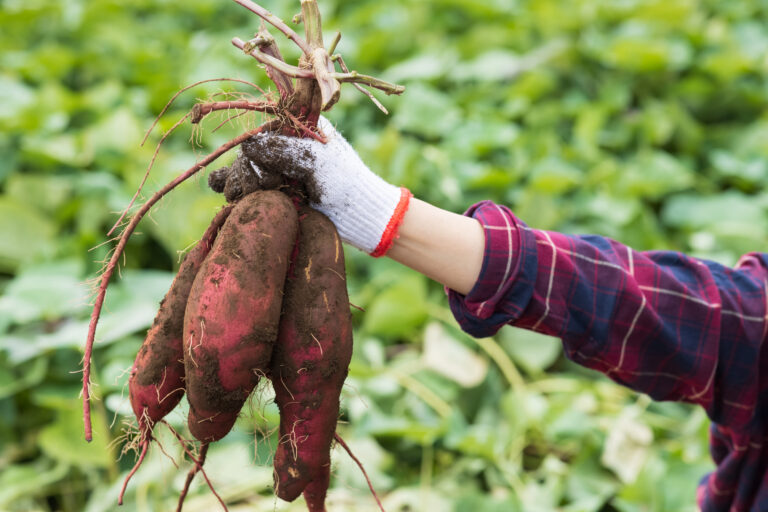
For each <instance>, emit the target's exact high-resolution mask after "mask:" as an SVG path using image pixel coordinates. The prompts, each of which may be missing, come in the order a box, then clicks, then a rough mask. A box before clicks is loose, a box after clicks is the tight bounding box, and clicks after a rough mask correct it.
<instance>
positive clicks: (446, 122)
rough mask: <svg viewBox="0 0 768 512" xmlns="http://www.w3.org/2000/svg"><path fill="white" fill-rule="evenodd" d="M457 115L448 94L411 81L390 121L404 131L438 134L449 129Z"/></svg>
mask: <svg viewBox="0 0 768 512" xmlns="http://www.w3.org/2000/svg"><path fill="white" fill-rule="evenodd" d="M460 119H461V115H460V112H459V110H458V109H457V108H456V106H455V105H454V103H453V102H452V101H451V99H450V98H449V97H448V96H446V95H445V94H443V93H441V92H440V91H438V90H437V89H433V88H431V87H427V86H424V85H414V86H412V87H410V88H409V89H408V94H407V95H405V96H404V97H403V99H402V102H401V104H400V106H399V107H398V110H397V112H396V113H395V115H394V117H393V122H394V123H395V125H396V126H397V127H398V128H399V129H401V130H403V131H407V132H412V133H414V134H417V135H423V136H425V137H430V138H438V137H440V136H443V135H447V134H448V133H450V132H451V131H452V130H453V129H454V128H455V127H456V126H457V125H458V123H459V121H460Z"/></svg>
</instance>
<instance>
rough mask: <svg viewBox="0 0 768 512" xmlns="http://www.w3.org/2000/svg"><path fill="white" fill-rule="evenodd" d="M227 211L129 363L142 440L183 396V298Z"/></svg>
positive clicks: (184, 266)
mask: <svg viewBox="0 0 768 512" xmlns="http://www.w3.org/2000/svg"><path fill="white" fill-rule="evenodd" d="M231 210H232V207H229V206H228V207H226V208H224V209H222V210H221V211H220V212H219V213H218V214H216V216H215V217H214V218H213V220H212V221H211V224H210V226H209V227H208V229H207V230H206V232H205V234H204V235H203V237H202V238H201V240H200V242H198V244H197V245H196V246H195V247H194V248H193V249H192V250H191V251H189V253H187V255H186V257H185V258H184V261H183V262H182V263H181V265H180V266H179V271H178V273H177V274H176V278H175V279H174V280H173V284H171V288H170V289H169V290H168V293H167V294H166V295H165V298H164V299H163V300H162V302H161V303H160V309H159V310H158V312H157V315H156V316H155V320H154V322H153V324H152V327H151V328H150V329H149V332H148V333H147V337H146V338H145V340H144V343H143V344H142V346H141V349H140V350H139V353H138V354H137V356H136V360H135V361H134V363H133V368H132V369H131V376H130V378H129V380H128V391H129V396H130V400H131V406H132V407H133V412H134V414H135V415H136V418H137V419H138V421H139V430H140V431H141V434H142V436H148V435H149V434H150V432H151V430H152V426H153V425H154V424H155V423H156V422H157V421H160V420H161V419H162V418H163V417H165V415H166V414H168V413H169V412H171V411H172V410H173V408H174V407H176V405H177V404H178V403H179V401H180V400H181V397H182V396H183V395H184V350H183V343H182V338H183V334H184V311H185V308H186V305H187V298H188V297H189V292H190V290H191V288H192V283H193V282H194V280H195V276H196V275H197V273H198V271H199V269H200V267H201V266H202V264H203V261H204V260H205V257H206V256H207V255H208V253H209V251H210V250H211V247H212V246H213V242H214V240H215V239H216V235H217V234H218V232H219V229H221V226H222V225H223V224H224V221H225V220H226V219H227V217H228V216H229V213H230V211H231Z"/></svg>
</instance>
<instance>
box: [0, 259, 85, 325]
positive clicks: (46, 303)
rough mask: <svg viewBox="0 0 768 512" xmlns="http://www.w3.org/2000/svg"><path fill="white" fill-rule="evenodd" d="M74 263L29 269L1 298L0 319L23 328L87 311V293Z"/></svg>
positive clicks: (11, 284) (37, 266)
mask: <svg viewBox="0 0 768 512" xmlns="http://www.w3.org/2000/svg"><path fill="white" fill-rule="evenodd" d="M81 270H82V268H81V265H79V263H78V262H75V261H69V262H65V261H59V262H57V263H54V264H45V265H36V266H30V267H27V268H26V269H25V270H24V271H23V272H22V273H20V274H19V275H18V276H16V278H15V279H14V280H13V281H11V282H10V284H9V285H8V287H7V288H6V290H5V293H4V294H3V296H2V297H0V317H5V318H8V319H9V320H10V321H12V322H14V323H17V324H22V323H29V322H32V321H37V320H55V319H58V318H61V317H64V316H67V315H70V314H73V313H75V312H77V311H80V310H82V309H83V308H84V306H85V304H86V303H87V298H88V290H87V288H86V286H85V285H84V284H83V283H81V282H80V277H79V276H80V272H81Z"/></svg>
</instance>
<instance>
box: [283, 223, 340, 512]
mask: <svg viewBox="0 0 768 512" xmlns="http://www.w3.org/2000/svg"><path fill="white" fill-rule="evenodd" d="M351 356H352V324H351V315H350V311H349V299H348V296H347V286H346V279H345V274H344V252H343V250H342V246H341V239H340V238H339V235H338V233H337V232H336V228H335V227H334V225H333V223H331V221H330V220H328V218H327V217H325V215H323V214H322V213H320V212H317V211H315V210H312V209H310V208H307V209H303V210H302V211H301V212H300V222H299V242H298V252H297V253H296V255H295V259H294V260H293V263H292V269H291V271H290V272H289V276H288V278H287V280H286V285H285V299H284V300H283V316H282V318H281V321H280V332H279V336H278V342H277V344H276V345H275V350H274V352H273V356H272V361H271V363H270V369H271V378H272V385H273V387H274V388H275V402H276V403H277V405H278V407H279V408H280V442H279V444H278V447H277V452H276V453H275V460H274V467H275V472H274V475H275V489H276V492H277V495H278V496H279V497H280V498H282V499H284V500H288V501H292V500H294V499H295V498H296V497H298V496H299V494H301V493H302V492H304V495H305V498H306V500H307V505H308V506H309V509H310V510H311V511H321V510H324V509H325V508H324V502H325V494H326V491H327V489H328V480H329V475H330V464H331V460H330V450H331V443H332V441H333V437H334V433H335V431H336V421H337V419H338V415H339V395H340V393H341V388H342V386H343V384H344V380H345V379H346V377H347V371H348V366H349V361H350V358H351Z"/></svg>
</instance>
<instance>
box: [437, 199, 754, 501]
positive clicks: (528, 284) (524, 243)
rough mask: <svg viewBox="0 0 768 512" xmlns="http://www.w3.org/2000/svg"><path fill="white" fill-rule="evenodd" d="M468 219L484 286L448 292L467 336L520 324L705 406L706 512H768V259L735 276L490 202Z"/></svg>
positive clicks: (639, 384)
mask: <svg viewBox="0 0 768 512" xmlns="http://www.w3.org/2000/svg"><path fill="white" fill-rule="evenodd" d="M466 215H469V216H472V217H474V218H476V219H478V220H479V221H480V223H481V224H482V225H483V226H484V229H485V236H486V240H485V258H484V261H483V267H482V270H481V273H480V277H479V279H478V281H477V284H476V285H475V286H474V288H473V289H472V290H471V291H470V292H469V294H468V295H466V296H463V295H460V294H458V293H456V292H453V291H451V290H449V291H448V295H449V300H450V304H451V310H452V311H453V314H454V315H455V317H456V319H457V320H458V321H459V323H460V325H461V326H462V328H463V329H464V330H465V331H467V332H468V333H470V334H472V335H473V336H478V337H483V336H490V335H492V334H494V333H496V332H497V331H498V330H499V329H500V328H501V327H502V326H503V325H506V324H513V325H515V326H517V327H523V328H526V329H532V330H534V331H539V332H542V333H545V334H549V335H552V336H557V337H559V338H561V339H562V341H563V345H564V348H565V354H566V355H567V357H568V358H570V359H571V360H573V361H575V362H577V363H579V364H581V365H583V366H586V367H589V368H592V369H595V370H598V371H600V372H602V373H604V374H606V375H607V376H609V377H610V378H611V379H613V380H615V381H616V382H619V383H621V384H623V385H625V386H628V387H630V388H632V389H634V390H637V391H639V392H642V393H647V394H648V395H649V396H651V397H652V398H654V399H656V400H678V401H684V402H691V403H695V404H699V405H701V406H702V407H704V409H705V410H706V412H707V414H708V416H709V418H710V419H711V420H712V425H711V431H710V434H711V436H710V439H711V442H710V449H711V454H712V457H713V459H714V461H715V464H716V465H717V468H716V470H715V471H714V472H713V473H711V474H709V475H706V476H705V477H704V478H703V479H702V481H701V484H700V486H699V491H698V497H697V498H698V504H699V506H700V508H701V510H702V511H703V512H715V511H718V512H719V511H731V512H733V511H768V447H767V446H766V443H765V441H766V437H767V435H768V431H767V429H768V375H766V374H768V350H761V349H762V344H763V342H764V341H765V340H766V331H768V254H758V253H752V254H747V255H745V256H743V257H742V258H741V260H740V261H739V263H738V265H737V266H736V268H734V269H731V268H727V267H724V266H723V265H720V264H717V263H714V262H711V261H704V260H698V259H694V258H691V257H688V256H685V255H683V254H680V253H676V252H668V251H654V252H636V251H634V250H632V249H630V248H628V247H626V246H624V245H621V244H619V243H617V242H615V241H612V240H609V239H606V238H603V237H599V236H567V235H563V234H560V233H554V232H548V231H540V230H535V229H531V228H529V227H527V226H526V225H525V224H524V223H522V222H521V221H520V220H518V219H517V218H516V217H515V216H514V215H513V214H512V212H511V211H510V210H509V209H507V208H505V207H503V206H499V205H496V204H494V203H492V202H489V201H485V202H482V203H478V204H476V205H474V206H473V207H472V208H470V209H469V210H468V211H467V213H466ZM761 370H765V371H761ZM691 499H693V497H692V498H691Z"/></svg>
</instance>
